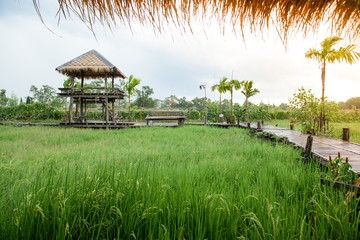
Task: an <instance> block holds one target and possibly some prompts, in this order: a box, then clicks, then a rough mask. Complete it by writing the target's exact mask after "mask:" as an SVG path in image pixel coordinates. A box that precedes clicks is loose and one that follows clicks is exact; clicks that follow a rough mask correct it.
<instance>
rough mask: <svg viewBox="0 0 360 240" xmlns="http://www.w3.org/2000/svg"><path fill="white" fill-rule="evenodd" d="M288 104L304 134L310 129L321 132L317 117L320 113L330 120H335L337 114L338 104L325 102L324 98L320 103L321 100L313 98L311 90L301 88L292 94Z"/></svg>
mask: <svg viewBox="0 0 360 240" xmlns="http://www.w3.org/2000/svg"><path fill="white" fill-rule="evenodd" d="M289 103H290V110H291V114H292V116H293V117H296V119H297V120H298V121H299V122H300V123H301V125H302V128H303V131H305V132H308V131H310V129H314V130H315V131H317V132H321V128H320V123H319V116H320V115H321V114H322V111H323V112H324V113H325V114H326V116H327V117H328V118H329V119H330V120H332V119H333V118H335V117H336V114H337V113H338V104H336V103H335V102H334V101H327V100H326V98H325V100H324V102H322V99H319V98H316V97H315V95H314V94H313V93H312V92H311V89H309V90H305V89H304V88H303V87H302V88H299V89H298V91H297V92H296V93H294V95H293V98H291V99H289Z"/></svg>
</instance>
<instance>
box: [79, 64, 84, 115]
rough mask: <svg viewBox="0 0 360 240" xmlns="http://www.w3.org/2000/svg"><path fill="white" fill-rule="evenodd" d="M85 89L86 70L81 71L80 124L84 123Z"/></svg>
mask: <svg viewBox="0 0 360 240" xmlns="http://www.w3.org/2000/svg"><path fill="white" fill-rule="evenodd" d="M83 87H84V70H81V97H80V122H83V118H84V109H83V103H84V102H83V91H84V90H83Z"/></svg>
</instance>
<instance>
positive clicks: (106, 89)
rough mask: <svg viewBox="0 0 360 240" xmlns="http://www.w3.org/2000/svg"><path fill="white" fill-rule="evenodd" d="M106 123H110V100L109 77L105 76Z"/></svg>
mask: <svg viewBox="0 0 360 240" xmlns="http://www.w3.org/2000/svg"><path fill="white" fill-rule="evenodd" d="M105 122H106V124H108V123H109V98H108V88H107V76H106V75H105Z"/></svg>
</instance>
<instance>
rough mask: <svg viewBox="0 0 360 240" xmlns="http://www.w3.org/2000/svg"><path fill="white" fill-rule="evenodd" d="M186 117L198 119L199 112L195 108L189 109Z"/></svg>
mask: <svg viewBox="0 0 360 240" xmlns="http://www.w3.org/2000/svg"><path fill="white" fill-rule="evenodd" d="M188 119H190V120H199V119H200V112H199V111H197V110H191V111H190V112H189V116H188Z"/></svg>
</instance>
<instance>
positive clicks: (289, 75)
mask: <svg viewBox="0 0 360 240" xmlns="http://www.w3.org/2000/svg"><path fill="white" fill-rule="evenodd" d="M40 10H41V13H42V17H43V19H44V22H45V24H46V26H45V25H44V24H43V23H42V22H41V20H40V18H39V16H38V15H37V14H36V11H35V8H34V6H33V4H32V1H28V0H5V1H0V32H1V37H0V55H1V57H0V70H1V73H2V74H1V79H0V89H6V91H7V96H10V95H11V94H12V93H14V94H16V95H17V96H18V97H23V98H24V97H26V96H31V93H30V91H29V90H30V86H31V85H35V86H36V87H41V86H42V85H50V86H52V87H54V88H59V87H61V86H62V83H63V81H64V80H65V79H66V77H65V76H64V75H61V74H60V73H58V72H57V71H55V68H56V67H58V66H60V65H62V64H63V63H65V62H67V61H69V60H71V59H73V58H75V57H77V56H79V55H81V54H83V53H85V52H87V51H90V50H92V49H95V50H96V51H98V52H99V53H100V54H102V55H103V56H104V57H105V58H106V59H108V60H109V61H110V62H111V63H112V64H114V65H115V66H117V67H118V68H119V69H120V70H121V71H122V72H123V73H124V74H125V75H127V76H130V75H131V74H132V75H134V76H135V77H137V78H140V79H141V80H142V82H141V85H140V87H141V86H145V85H147V86H150V87H151V88H153V89H154V95H153V97H154V98H157V99H164V98H165V97H168V96H170V95H176V96H177V97H183V96H185V97H186V98H187V99H188V100H191V99H193V98H195V97H203V96H204V91H203V90H200V89H199V85H201V84H206V87H207V97H209V98H211V99H212V100H218V99H219V94H218V93H217V92H211V90H210V88H211V86H212V85H214V84H216V83H218V82H219V79H220V78H222V77H224V76H225V77H228V78H231V77H233V78H234V79H238V80H252V81H254V86H255V87H256V88H258V89H259V90H260V94H258V95H256V96H254V97H252V98H251V100H250V101H251V102H254V103H260V102H264V103H270V104H276V105H278V104H280V103H283V102H285V103H286V102H288V99H289V98H291V97H292V96H293V94H294V93H295V92H296V90H297V89H298V88H300V87H304V88H305V89H312V90H313V92H314V93H315V94H316V95H317V96H318V97H320V96H321V78H320V75H321V72H320V67H319V64H318V63H317V62H316V61H315V60H308V59H305V56H304V55H305V52H306V51H307V50H308V49H309V48H317V49H318V48H320V42H321V41H322V40H323V39H325V38H326V37H328V36H331V35H330V33H329V32H328V31H326V29H321V30H320V31H319V33H317V34H313V35H309V36H307V37H306V38H304V37H303V36H302V35H301V34H298V35H296V36H292V37H291V38H290V40H289V41H288V44H287V48H285V47H284V45H283V44H282V42H281V40H280V38H279V37H278V35H277V34H276V32H275V31H274V30H272V29H271V28H270V29H269V30H266V31H263V32H261V33H257V34H256V35H255V34H252V33H249V32H246V35H245V40H244V39H243V38H242V37H241V36H236V35H235V34H234V33H233V32H232V28H231V26H230V25H229V26H228V28H225V33H224V34H223V32H221V31H220V30H219V27H218V25H217V24H210V25H209V26H206V28H204V27H202V26H200V24H197V23H195V25H194V27H193V28H194V34H191V33H186V34H180V33H179V32H178V31H177V30H176V29H172V30H171V29H167V30H165V31H163V32H162V33H156V32H154V30H153V29H152V28H149V27H143V26H140V25H139V24H137V23H134V24H132V29H129V27H127V26H124V25H121V24H120V25H119V26H118V27H117V28H114V29H112V30H110V29H108V28H107V27H103V26H101V25H99V24H97V25H96V26H95V30H94V32H95V36H96V38H95V37H94V35H93V33H92V32H91V31H90V30H89V29H88V28H87V27H86V25H85V24H84V23H82V22H81V21H80V20H79V19H77V17H76V16H75V15H72V18H68V19H64V18H62V19H61V21H60V23H59V24H58V21H57V20H58V19H57V17H56V13H57V10H58V5H57V1H45V0H43V1H40ZM47 27H48V28H49V29H51V31H50V30H49V29H48V28H47ZM349 43H350V42H348V41H346V40H344V41H342V42H341V43H340V45H346V44H349ZM351 43H356V42H351ZM359 67H360V63H356V64H353V65H349V64H346V63H336V64H328V65H327V69H326V86H325V95H326V96H328V97H329V99H330V100H335V101H346V100H347V99H348V98H350V97H357V96H359V95H360V94H359V88H358V86H359V83H360V80H359V77H358V75H359V74H358V71H359V69H360V68H359ZM223 98H228V99H230V94H225V95H224V96H223ZM234 102H237V103H240V104H242V103H243V102H244V96H243V95H242V94H241V93H240V92H239V91H236V92H235V93H234Z"/></svg>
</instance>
